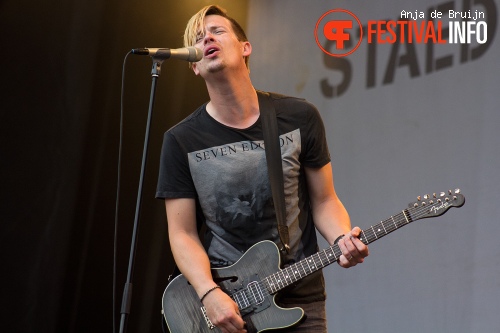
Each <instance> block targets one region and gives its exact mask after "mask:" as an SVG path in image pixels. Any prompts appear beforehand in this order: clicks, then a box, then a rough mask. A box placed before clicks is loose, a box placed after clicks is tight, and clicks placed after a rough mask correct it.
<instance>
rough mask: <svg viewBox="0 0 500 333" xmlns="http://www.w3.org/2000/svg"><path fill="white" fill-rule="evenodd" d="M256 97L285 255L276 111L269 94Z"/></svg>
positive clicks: (287, 241)
mask: <svg viewBox="0 0 500 333" xmlns="http://www.w3.org/2000/svg"><path fill="white" fill-rule="evenodd" d="M257 96H258V98H259V109H260V117H261V122H262V131H263V135H264V147H265V151H266V160H267V170H268V173H269V180H270V182H271V191H272V194H273V202H274V208H275V211H276V219H277V222H278V234H279V236H280V241H281V244H280V245H279V246H278V247H279V249H280V251H281V254H282V255H287V254H289V253H290V237H289V234H288V227H287V225H286V205H285V194H284V181H283V167H282V160H281V148H280V142H279V130H278V121H277V119H276V110H275V108H274V104H273V101H272V98H271V95H270V93H268V92H262V91H257Z"/></svg>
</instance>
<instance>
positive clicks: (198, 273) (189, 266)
mask: <svg viewBox="0 0 500 333" xmlns="http://www.w3.org/2000/svg"><path fill="white" fill-rule="evenodd" d="M170 247H171V249H172V254H173V256H174V260H175V262H176V264H177V267H178V268H179V270H180V271H181V273H182V274H183V275H184V276H185V277H186V279H187V280H188V281H189V283H190V284H191V285H192V286H193V288H194V289H195V290H196V293H197V294H198V296H199V297H202V296H203V294H204V293H205V292H206V291H207V290H209V289H211V288H212V287H214V286H215V285H216V284H215V282H214V281H213V278H212V274H211V271H210V261H209V259H208V256H207V254H206V252H205V249H204V248H203V245H202V244H201V242H200V240H199V239H198V238H197V237H196V238H194V237H192V236H191V235H189V234H185V233H181V232H178V233H176V234H175V235H171V236H170Z"/></svg>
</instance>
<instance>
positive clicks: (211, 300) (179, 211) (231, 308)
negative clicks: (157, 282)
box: [165, 198, 246, 332]
mask: <svg viewBox="0 0 500 333" xmlns="http://www.w3.org/2000/svg"><path fill="white" fill-rule="evenodd" d="M165 208H166V210H167V220H168V235H169V241H170V247H171V250H172V254H173V256H174V259H175V262H176V264H177V266H178V267H179V270H180V271H181V273H182V274H183V275H184V276H185V277H186V279H187V280H188V281H189V282H190V283H191V285H192V286H193V288H194V289H195V291H196V293H197V294H198V296H199V297H200V298H201V297H202V296H203V295H204V294H205V293H206V292H207V291H208V290H210V289H212V288H213V287H215V286H216V285H217V284H216V283H215V282H214V281H213V278H212V274H211V271H210V261H209V259H208V256H207V253H206V252H205V249H204V248H203V245H202V244H201V241H200V237H199V234H198V229H197V226H196V204H195V200H194V199H191V198H176V199H165ZM203 303H204V305H205V308H206V309H207V314H208V317H209V318H210V320H211V321H212V323H213V324H214V325H216V326H217V327H218V328H219V329H221V331H222V332H235V329H238V330H237V331H236V332H246V331H245V330H243V325H244V323H243V320H242V319H241V317H239V316H238V314H239V310H238V306H237V305H236V303H235V302H234V301H233V300H232V299H231V298H230V297H229V296H228V295H226V294H225V293H224V292H222V291H221V290H220V289H215V290H213V291H211V292H210V293H209V294H208V295H207V296H206V297H205V299H204V301H203Z"/></svg>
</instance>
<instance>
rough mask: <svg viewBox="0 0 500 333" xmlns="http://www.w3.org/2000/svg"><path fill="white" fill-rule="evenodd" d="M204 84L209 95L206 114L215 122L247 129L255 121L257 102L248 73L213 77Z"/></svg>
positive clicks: (257, 108) (257, 109) (257, 114)
mask: <svg viewBox="0 0 500 333" xmlns="http://www.w3.org/2000/svg"><path fill="white" fill-rule="evenodd" d="M221 76H222V75H221ZM206 83H207V89H208V94H209V95H210V102H209V103H208V105H207V112H208V113H209V114H210V116H212V117H213V118H214V119H215V120H217V121H218V122H220V123H222V124H224V125H226V126H230V127H234V128H248V127H250V126H251V125H253V124H254V123H255V122H256V121H257V119H258V118H259V115H260V112H259V101H258V99H257V93H256V91H255V88H254V87H253V85H252V82H251V81H250V77H249V75H248V72H247V73H246V75H236V76H231V77H227V76H224V77H216V76H214V77H212V80H210V81H207V82H206Z"/></svg>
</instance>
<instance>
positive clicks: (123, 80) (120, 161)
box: [113, 51, 132, 333]
mask: <svg viewBox="0 0 500 333" xmlns="http://www.w3.org/2000/svg"><path fill="white" fill-rule="evenodd" d="M131 53H132V51H129V52H128V53H127V54H126V55H125V58H124V59H123V67H122V86H121V97H120V134H119V143H118V164H117V172H116V174H117V180H116V199H115V230H114V236H113V238H114V240H113V333H115V332H116V262H117V252H118V251H117V242H118V211H119V208H118V207H119V204H120V177H121V165H122V146H123V104H124V103H123V98H124V90H125V89H124V87H125V67H126V66H125V65H126V63H127V58H128V56H129V55H130V54H131Z"/></svg>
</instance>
